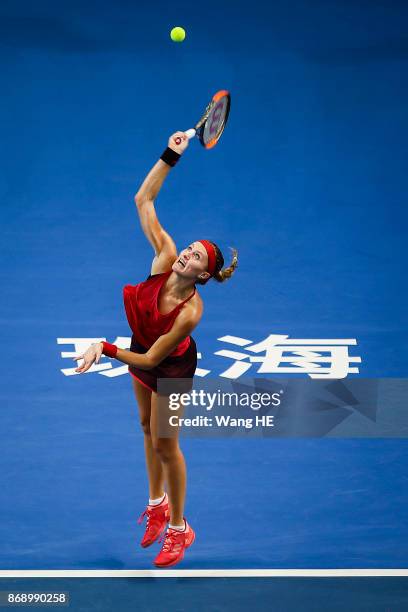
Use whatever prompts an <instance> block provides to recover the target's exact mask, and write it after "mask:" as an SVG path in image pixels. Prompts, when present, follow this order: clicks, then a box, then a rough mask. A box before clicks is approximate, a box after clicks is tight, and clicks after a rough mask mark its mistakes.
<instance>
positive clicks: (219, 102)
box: [176, 89, 231, 149]
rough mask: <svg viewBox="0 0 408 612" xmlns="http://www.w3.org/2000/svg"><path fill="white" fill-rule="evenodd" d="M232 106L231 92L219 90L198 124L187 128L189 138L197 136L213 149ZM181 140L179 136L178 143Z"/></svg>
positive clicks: (207, 146)
mask: <svg viewBox="0 0 408 612" xmlns="http://www.w3.org/2000/svg"><path fill="white" fill-rule="evenodd" d="M230 106H231V96H230V94H229V92H228V91H226V90H225V89H221V90H220V91H217V93H216V94H215V95H214V96H213V98H212V100H211V102H210V103H209V105H208V106H207V108H206V109H205V111H204V114H203V116H202V117H201V119H200V121H199V122H198V123H197V125H196V126H195V127H194V128H191V129H189V130H186V132H185V134H186V136H187V138H188V139H189V140H191V138H194V136H197V137H198V139H199V140H200V142H201V144H202V145H203V147H205V148H206V149H212V148H213V147H214V146H215V145H216V144H217V142H218V141H219V139H220V137H221V134H222V133H223V131H224V128H225V126H226V124H227V119H228V115H229V111H230ZM180 142H181V138H178V137H177V138H176V143H177V144H180Z"/></svg>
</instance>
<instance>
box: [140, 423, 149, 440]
mask: <svg viewBox="0 0 408 612" xmlns="http://www.w3.org/2000/svg"><path fill="white" fill-rule="evenodd" d="M140 426H141V428H142V429H143V433H144V434H145V436H150V419H141V421H140Z"/></svg>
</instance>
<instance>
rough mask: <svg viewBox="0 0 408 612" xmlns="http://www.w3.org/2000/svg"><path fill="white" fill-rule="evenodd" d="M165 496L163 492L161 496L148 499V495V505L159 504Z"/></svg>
mask: <svg viewBox="0 0 408 612" xmlns="http://www.w3.org/2000/svg"><path fill="white" fill-rule="evenodd" d="M165 497H166V494H164V495H163V497H158V498H157V499H150V497H149V506H158V505H159V504H161V503H162V501H164V498H165Z"/></svg>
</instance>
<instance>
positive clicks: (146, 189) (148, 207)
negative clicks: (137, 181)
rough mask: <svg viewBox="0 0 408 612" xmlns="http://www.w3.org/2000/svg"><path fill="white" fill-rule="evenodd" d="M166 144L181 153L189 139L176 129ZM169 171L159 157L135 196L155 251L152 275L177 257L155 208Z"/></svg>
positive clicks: (146, 233)
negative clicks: (177, 139) (179, 139)
mask: <svg viewBox="0 0 408 612" xmlns="http://www.w3.org/2000/svg"><path fill="white" fill-rule="evenodd" d="M177 137H179V138H181V142H180V144H176V138H177ZM168 146H169V148H170V149H172V150H173V151H175V152H176V153H179V154H180V155H181V154H182V153H183V151H185V149H186V148H187V147H188V138H187V136H186V135H185V133H184V132H176V133H175V134H173V135H172V136H171V137H170V138H169V142H168ZM170 170H171V166H170V165H168V164H167V163H165V162H164V161H162V160H161V159H159V161H158V162H156V164H155V165H154V166H153V168H152V169H151V170H150V172H149V174H148V175H147V176H146V178H145V180H144V181H143V183H142V185H141V187H140V189H139V191H138V192H137V194H136V195H135V203H136V207H137V211H138V214H139V219H140V224H141V226H142V229H143V232H144V234H145V236H146V238H147V239H148V241H149V242H150V244H151V245H152V247H153V249H154V252H155V257H154V259H153V263H152V269H151V274H159V273H161V272H166V271H167V270H169V269H170V268H171V266H172V264H173V263H174V260H175V259H176V257H177V248H176V245H175V244H174V241H173V239H172V238H171V236H170V235H169V234H168V233H167V232H166V231H165V230H164V229H163V227H162V226H161V225H160V222H159V220H158V218H157V214H156V210H155V207H154V201H155V199H156V197H157V194H158V193H159V191H160V189H161V187H162V185H163V182H164V180H165V178H166V177H167V175H168V173H169V172H170Z"/></svg>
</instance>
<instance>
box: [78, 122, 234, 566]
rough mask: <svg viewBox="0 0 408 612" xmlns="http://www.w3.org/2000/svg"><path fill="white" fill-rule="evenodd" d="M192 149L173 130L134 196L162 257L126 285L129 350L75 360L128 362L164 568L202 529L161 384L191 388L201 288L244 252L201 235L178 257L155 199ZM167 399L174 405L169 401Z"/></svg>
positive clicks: (149, 527)
mask: <svg viewBox="0 0 408 612" xmlns="http://www.w3.org/2000/svg"><path fill="white" fill-rule="evenodd" d="M187 146H188V138H187V136H186V134H185V133H184V132H176V133H175V134H173V135H172V136H171V137H170V139H169V142H168V147H167V149H166V150H165V151H164V153H163V154H162V156H161V158H160V159H159V160H158V161H157V163H156V164H155V165H154V166H153V168H152V170H151V171H150V172H149V174H148V175H147V177H146V178H145V180H144V182H143V184H142V186H141V187H140V189H139V191H138V193H137V194H136V196H135V202H136V205H137V211H138V214H139V219H140V223H141V226H142V229H143V232H144V234H145V236H146V238H147V239H148V241H149V242H150V244H151V245H152V247H153V249H154V251H155V256H154V259H153V263H152V267H151V273H150V276H149V277H148V278H147V280H146V281H144V282H142V283H139V284H138V285H135V286H132V285H127V286H126V287H125V288H124V303H125V310H126V314H127V318H128V322H129V325H130V328H131V330H132V332H133V335H132V341H131V346H130V351H126V350H122V349H119V348H118V347H116V346H115V345H112V344H109V343H108V342H99V343H96V344H93V345H92V346H91V347H89V349H88V350H87V351H86V352H85V353H84V354H83V355H82V356H81V357H76V358H75V359H76V360H78V359H84V363H83V364H82V365H81V366H79V367H78V368H77V369H76V372H79V373H83V372H86V371H87V370H88V369H89V368H90V367H91V366H92V364H93V363H94V362H95V363H99V360H100V358H101V355H102V354H104V355H107V356H108V357H111V358H116V359H118V360H119V361H121V362H123V363H126V364H128V365H129V372H130V374H131V375H132V383H133V388H134V392H135V395H136V400H137V403H138V407H139V413H140V421H141V425H142V428H143V431H144V447H145V457H146V467H147V475H148V481H149V502H148V505H147V507H146V509H145V511H144V512H143V514H142V515H141V517H140V519H139V523H140V522H142V520H143V517H144V516H146V517H147V521H146V530H145V533H144V536H143V539H142V541H141V545H142V546H143V547H147V546H150V545H151V544H153V542H155V541H156V540H157V539H158V538H159V537H160V535H162V534H163V536H162V541H163V546H162V548H161V551H160V552H159V554H158V555H157V557H156V558H155V560H154V563H155V565H156V566H158V567H168V566H171V565H176V563H178V562H179V561H181V560H182V559H183V557H184V551H185V549H186V548H188V547H189V546H191V544H192V543H193V542H194V538H195V534H194V531H193V529H192V527H191V526H190V525H189V524H188V522H187V521H186V519H185V517H184V500H185V491H186V466H185V461H184V456H183V453H182V452H181V449H180V447H179V440H178V428H175V429H176V431H175V433H173V435H172V436H171V437H159V432H158V423H159V406H163V404H162V401H163V399H164V398H163V396H159V394H158V389H157V381H158V379H160V378H171V379H178V378H180V379H182V381H180V382H182V384H184V385H187V386H186V387H185V388H183V389H182V390H183V391H189V390H191V388H192V379H193V376H194V373H195V370H196V366H197V350H196V344H195V342H194V340H193V338H192V337H191V335H190V334H191V332H192V331H193V330H194V329H195V327H196V326H197V325H198V323H199V321H200V319H201V316H202V314H203V301H202V299H201V297H200V295H199V294H198V292H197V290H196V285H197V284H198V285H205V284H206V283H207V282H208V281H209V280H210V279H211V278H213V279H214V280H216V281H218V282H223V281H225V280H226V279H228V278H230V277H231V275H232V274H233V272H234V270H235V268H236V267H237V263H238V259H237V252H236V250H235V249H232V251H233V254H232V261H231V264H230V266H228V267H226V268H224V267H223V266H224V258H223V255H222V253H221V251H220V249H219V248H218V246H217V245H216V244H214V243H213V242H210V241H208V240H195V241H193V242H192V243H191V244H189V245H188V246H187V247H186V248H185V249H183V250H182V251H181V253H179V254H177V249H176V245H175V244H174V241H173V239H172V238H171V237H170V236H169V234H168V233H167V232H166V231H165V230H164V229H163V228H162V226H161V225H160V223H159V220H158V218H157V215H156V211H155V207H154V201H155V199H156V197H157V195H158V193H159V191H160V189H161V187H162V184H163V182H164V180H165V178H166V177H167V175H168V173H169V172H170V169H171V168H172V167H173V166H175V164H176V163H177V162H178V160H179V159H180V157H181V155H182V154H183V152H184V151H185V149H186V148H187ZM165 401H166V402H167V404H168V398H166V399H165ZM165 483H166V484H167V492H165V488H164V486H165ZM169 520H170V523H169V525H168V528H167V530H166V527H167V523H168V521H169ZM165 530H166V531H165Z"/></svg>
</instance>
